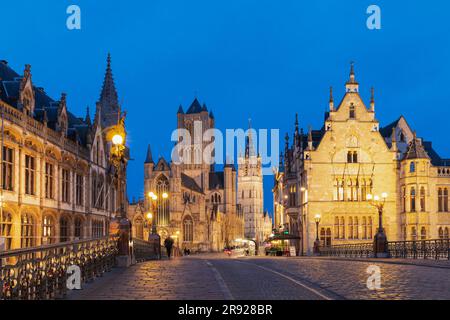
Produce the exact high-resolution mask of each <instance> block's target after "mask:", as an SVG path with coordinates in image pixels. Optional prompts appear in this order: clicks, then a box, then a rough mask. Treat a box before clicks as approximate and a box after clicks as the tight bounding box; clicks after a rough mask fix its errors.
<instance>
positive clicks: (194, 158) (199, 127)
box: [177, 98, 214, 189]
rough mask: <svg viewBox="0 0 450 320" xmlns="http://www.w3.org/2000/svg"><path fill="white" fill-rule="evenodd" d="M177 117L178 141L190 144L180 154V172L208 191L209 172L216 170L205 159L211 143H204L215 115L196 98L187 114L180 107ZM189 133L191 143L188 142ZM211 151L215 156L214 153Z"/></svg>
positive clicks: (212, 125) (212, 126)
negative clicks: (205, 135)
mask: <svg viewBox="0 0 450 320" xmlns="http://www.w3.org/2000/svg"><path fill="white" fill-rule="evenodd" d="M177 117H178V126H177V127H178V129H179V134H178V137H179V138H178V141H181V140H183V141H184V142H188V143H185V144H184V146H183V148H182V152H181V153H180V155H181V157H182V159H180V162H181V167H180V170H181V171H182V172H183V173H185V174H186V175H188V176H189V177H191V178H193V179H194V180H195V181H196V182H197V184H198V185H199V186H200V187H201V188H202V189H206V188H208V186H209V172H210V171H214V170H211V169H212V167H213V163H207V162H206V161H205V159H204V154H205V152H208V150H206V148H207V147H208V145H210V144H211V141H203V140H204V139H203V138H204V137H203V135H204V133H205V132H206V131H207V130H209V129H213V128H214V115H213V114H212V112H208V108H207V107H206V104H203V105H201V104H200V102H199V101H198V99H197V98H195V99H194V101H193V102H192V104H191V106H190V107H189V108H188V109H187V111H186V113H185V112H184V111H183V107H182V106H180V107H179V109H178V113H177ZM180 129H185V130H180ZM187 133H189V135H188V136H189V137H188V139H189V141H188V140H186V138H187V137H186V136H185V134H187ZM205 150H206V151H205ZM210 151H211V152H210V153H212V155H214V154H213V152H214V151H213V150H210Z"/></svg>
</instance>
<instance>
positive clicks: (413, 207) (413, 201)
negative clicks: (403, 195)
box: [409, 187, 416, 212]
mask: <svg viewBox="0 0 450 320" xmlns="http://www.w3.org/2000/svg"><path fill="white" fill-rule="evenodd" d="M410 196H411V198H410V210H409V211H410V212H415V211H416V189H415V188H414V187H413V188H411V191H410Z"/></svg>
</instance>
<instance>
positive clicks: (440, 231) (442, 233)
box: [438, 227, 444, 239]
mask: <svg viewBox="0 0 450 320" xmlns="http://www.w3.org/2000/svg"><path fill="white" fill-rule="evenodd" d="M438 233H439V239H444V229H442V227H439V231H438Z"/></svg>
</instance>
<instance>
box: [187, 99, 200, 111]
mask: <svg viewBox="0 0 450 320" xmlns="http://www.w3.org/2000/svg"><path fill="white" fill-rule="evenodd" d="M202 111H203V110H202V106H201V105H200V102H198V100H197V98H195V99H194V101H193V102H192V104H191V106H190V107H189V109H188V110H187V111H186V114H193V113H200V112H202Z"/></svg>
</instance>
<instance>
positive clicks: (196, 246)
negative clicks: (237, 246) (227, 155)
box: [129, 99, 243, 252]
mask: <svg viewBox="0 0 450 320" xmlns="http://www.w3.org/2000/svg"><path fill="white" fill-rule="evenodd" d="M214 122H215V121H214V115H213V113H212V112H208V109H207V107H206V105H205V104H203V105H201V104H200V103H199V101H198V100H197V99H195V100H194V101H193V102H192V104H191V105H190V107H189V108H188V109H187V111H186V112H184V111H183V108H182V106H180V107H179V109H178V113H177V128H178V129H185V130H187V132H189V133H191V135H192V137H194V134H193V133H194V127H196V125H199V124H200V123H201V125H202V132H201V134H202V135H201V136H203V133H204V132H205V131H206V130H208V129H212V128H214ZM201 140H202V139H200V142H199V141H197V139H193V141H192V142H191V144H189V145H187V146H185V147H184V149H183V150H182V152H181V153H182V156H183V160H182V161H180V163H178V162H177V161H172V162H171V161H167V160H166V159H164V158H163V157H161V158H159V159H154V158H153V156H152V152H151V148H150V146H149V147H148V152H147V158H146V161H145V164H144V170H145V173H144V189H145V200H144V202H143V203H141V204H140V205H138V206H136V205H134V206H131V207H130V210H129V212H130V211H131V212H130V214H129V216H130V217H131V219H132V221H133V225H134V236H135V237H137V238H144V239H146V237H147V233H146V232H145V231H144V228H143V227H142V225H143V224H144V225H145V224H147V225H148V226H149V225H150V223H151V222H150V221H147V220H148V219H147V217H146V214H147V213H149V212H151V213H153V219H154V221H153V222H154V223H155V224H156V226H157V232H158V234H159V235H160V236H161V238H162V241H164V239H165V238H167V237H169V236H173V237H174V238H175V245H177V246H179V247H180V248H181V249H184V248H188V249H191V250H192V251H197V252H206V251H220V250H223V248H224V247H225V246H229V245H232V244H233V243H234V240H236V239H237V238H242V237H243V217H242V214H241V212H240V210H239V209H238V206H237V203H236V199H237V195H236V192H237V190H236V170H235V168H234V166H233V165H225V167H224V170H223V171H216V170H215V168H214V167H215V166H214V165H210V164H206V163H205V162H204V161H194V160H195V159H197V160H198V159H202V158H199V155H203V152H204V150H205V148H206V146H207V143H205V142H203V141H201ZM194 158H195V159H194ZM187 159H191V160H192V161H187ZM155 160H156V161H155ZM150 192H153V193H154V194H156V196H157V200H156V201H155V202H156V203H155V204H153V205H152V200H151V199H150V198H149V197H148V194H149V193H150ZM164 193H166V194H167V195H168V197H167V198H164V197H163V194H164ZM148 229H149V228H147V230H148ZM147 232H148V231H147Z"/></svg>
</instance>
